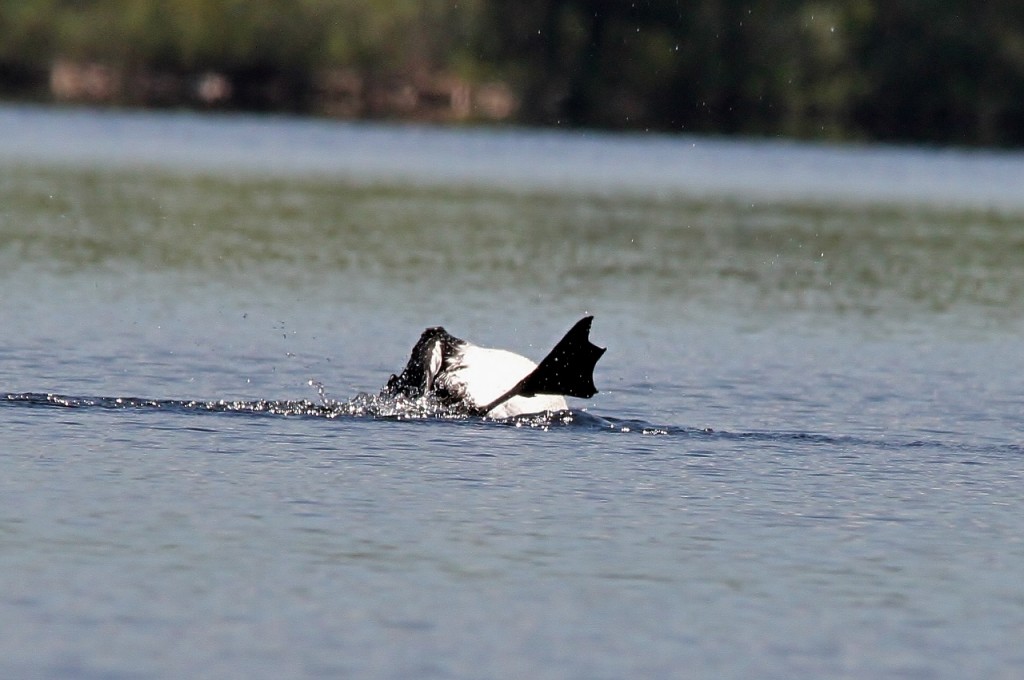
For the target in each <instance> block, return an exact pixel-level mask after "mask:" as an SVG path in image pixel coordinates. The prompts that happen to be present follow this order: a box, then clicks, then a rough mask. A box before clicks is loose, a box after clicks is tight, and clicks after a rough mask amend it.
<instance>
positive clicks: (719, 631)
mask: <svg viewBox="0 0 1024 680" xmlns="http://www.w3.org/2000/svg"><path fill="white" fill-rule="evenodd" d="M0 140H2V141H0V206H2V207H0V272H2V273H0V314H2V326H0V630H3V631H4V632H3V634H2V635H0V675H3V676H10V677H26V678H31V677H38V678H93V677H95V678H162V677H211V678H213V677H217V678H222V677H267V678H271V677H273V678H280V677H360V678H363V677H382V678H429V677H436V678H452V677H465V678H480V677H538V678H566V677H570V678H619V677H707V678H723V677H725V678H729V677H732V678H741V677H743V678H746V677H767V678H793V677H806V678H818V677H839V678H842V677H849V678H863V677H905V678H962V677H988V678H1016V677H1019V676H1020V675H1021V674H1022V672H1024V654H1022V653H1021V651H1020V645H1019V640H1020V639H1021V635H1022V633H1024V587H1022V585H1021V584H1022V583H1024V581H1022V579H1021V578H1020V576H1021V573H1022V569H1024V542H1022V539H1021V536H1022V535H1024V531H1022V530H1024V523H1022V521H1021V519H1020V512H1019V511H1018V508H1019V506H1020V503H1021V500H1022V491H1021V489H1024V485H1022V481H1024V480H1022V479H1021V477H1022V475H1021V472H1020V469H1021V461H1022V453H1024V426H1022V425H1021V419H1020V414H1021V409H1020V404H1021V382H1020V378H1019V376H1020V375H1024V352H1022V351H1021V345H1020V337H1021V331H1022V330H1024V328H1022V319H1024V302H1022V300H1024V297H1022V295H1021V292H1022V287H1024V231H1022V221H1021V216H1022V214H1024V206H1021V204H1020V200H1021V199H1020V195H1019V192H1018V191H1017V189H1016V187H1018V186H1020V181H1019V178H1020V177H1021V176H1022V175H1021V173H1022V168H1024V159H1022V158H1021V157H1020V156H1018V155H1014V154H986V153H962V152H943V151H920V150H910V149H892V148H883V149H872V148H863V149H844V148H828V147H805V146H801V145H791V144H777V143H771V142H725V141H717V140H703V139H692V140H691V139H685V140H681V139H679V138H665V137H618V136H605V135H599V136H594V135H580V134H565V135H562V134H558V133H531V132H528V131H522V130H511V131H494V132H488V131H485V130H432V129H430V128H408V127H387V126H350V125H338V124H333V123H327V122H308V121H293V120H288V119H275V118H246V117H240V118H235V117H214V118H204V117H198V116H193V115H184V114H180V115H179V114H173V115H167V114H108V113H100V112H94V111H87V110H84V111H82V110H78V111H47V110H40V109H21V108H16V109H4V110H0ZM686 149H698V150H701V151H699V153H698V152H697V151H694V152H693V153H695V154H698V155H697V156H696V157H687V156H685V154H684V151H685V150H686ZM768 159H773V160H772V161H771V162H769V161H768ZM609 161H613V162H609ZM800 168H803V170H799V169H800ZM865 168H877V169H879V172H883V175H882V176H883V177H885V178H886V179H885V180H884V181H882V180H880V179H879V178H878V177H876V176H875V175H872V174H871V173H867V172H864V169H865ZM884 173H889V174H887V175H886V174H884ZM1014 173H1016V174H1014ZM695 177H699V178H700V181H697V180H693V182H691V179H693V178H695ZM812 177H813V178H816V179H814V180H813V181H812V180H811V179H810V178H812ZM895 177H903V178H905V181H902V182H897V181H894V178H895ZM1015 177H1016V178H1017V179H1014V178H1015ZM1014 182H1016V183H1014ZM585 313H592V314H595V315H596V320H595V323H594V330H593V340H594V341H595V342H597V343H598V344H600V345H602V346H608V348H609V350H608V352H607V354H606V355H605V357H604V358H603V359H602V360H601V362H600V363H599V365H598V370H597V374H596V381H597V384H598V387H599V388H600V389H601V392H600V393H599V394H598V395H596V396H595V397H594V398H593V399H592V400H587V401H581V400H573V403H572V408H573V410H572V411H571V412H570V413H568V414H561V415H559V416H558V417H556V418H552V419H524V420H520V421H518V422H510V423H498V422H489V421H484V420H479V419H465V418H461V419H445V418H434V417H424V415H425V414H423V413H418V412H406V413H405V414H404V415H403V414H402V413H395V412H382V411H379V410H378V411H374V410H373V409H370V410H362V411H360V410H359V409H357V408H354V407H353V404H358V402H351V401H350V400H351V399H352V398H353V397H355V396H356V395H357V394H359V393H371V394H372V393H375V392H376V390H377V389H378V388H379V387H380V386H381V385H382V384H383V382H384V381H385V380H386V379H387V376H388V375H389V374H390V373H391V372H393V371H396V370H398V369H399V368H400V367H401V366H402V365H403V364H404V362H405V359H406V358H407V356H408V351H409V348H410V347H411V345H412V343H413V342H414V341H415V339H416V337H417V336H418V334H419V332H420V330H422V328H423V327H425V326H428V325H436V324H444V325H445V326H446V327H448V329H449V330H450V331H452V332H453V333H455V334H456V335H459V336H461V337H464V338H467V339H471V340H473V341H476V342H478V343H481V344H485V345H490V346H500V347H505V348H508V349H513V350H515V351H518V352H520V353H523V354H526V355H528V356H531V357H533V358H534V359H539V358H540V357H541V356H543V354H544V353H545V352H546V351H547V349H549V348H550V346H551V345H552V344H553V343H554V342H555V341H556V340H557V339H558V338H559V337H560V336H561V334H562V333H563V332H564V331H565V330H566V329H567V328H568V327H569V326H570V325H571V324H572V323H573V322H574V321H575V320H576V319H577V318H579V316H582V315H583V314H585ZM311 380H313V381H318V382H319V383H322V385H323V390H324V394H323V397H324V398H325V399H326V401H324V399H322V397H321V395H320V394H319V393H318V392H317V390H316V389H315V388H314V386H311V385H310V381H311Z"/></svg>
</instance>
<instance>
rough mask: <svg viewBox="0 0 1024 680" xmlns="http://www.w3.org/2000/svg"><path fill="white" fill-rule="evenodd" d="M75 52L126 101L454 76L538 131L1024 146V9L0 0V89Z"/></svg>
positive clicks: (22, 92)
mask: <svg viewBox="0 0 1024 680" xmlns="http://www.w3.org/2000/svg"><path fill="white" fill-rule="evenodd" d="M61 60H64V61H70V62H72V63H95V64H101V65H104V66H105V67H107V68H110V69H113V70H114V71H115V72H116V73H118V74H122V77H123V78H122V79H123V82H125V83H128V85H127V86H125V87H124V88H121V89H119V90H117V92H116V93H114V95H112V98H113V99H114V100H115V102H114V103H128V104H131V103H143V104H156V105H182V104H188V102H187V101H185V100H187V97H183V96H177V95H175V94H174V93H175V92H178V91H177V90H174V88H170V89H169V90H167V91H168V92H170V93H171V94H169V95H168V96H165V97H164V98H163V99H160V98H158V97H149V98H146V97H141V96H139V95H137V94H136V93H135V92H136V90H140V89H141V88H142V87H143V85H141V84H140V83H148V85H147V87H149V88H150V90H154V89H159V88H158V87H157V86H156V85H154V82H155V81H154V80H153V79H154V78H156V77H157V76H160V77H164V78H173V77H177V78H185V79H187V78H193V77H198V76H199V74H203V73H217V74H223V76H224V77H225V78H226V82H230V83H231V84H232V86H233V87H232V90H231V96H230V98H227V99H226V101H225V102H224V104H225V105H228V106H231V107H236V108H270V109H285V110H293V111H308V112H325V111H326V112H330V111H332V110H334V111H337V112H338V113H339V114H341V115H353V116H382V115H402V113H403V109H402V108H401V106H398V105H397V104H395V105H393V106H389V105H387V103H386V102H385V104H384V105H381V106H363V105H359V106H352V107H348V108H345V107H340V108H336V109H331V108H330V107H325V106H324V105H323V100H324V99H325V98H326V99H330V98H331V97H335V98H340V97H344V96H357V97H365V96H367V95H365V93H366V92H369V91H371V90H372V89H373V87H371V86H372V85H373V84H377V85H379V86H380V87H381V88H384V89H383V90H381V91H385V92H391V91H392V90H394V88H396V87H398V85H397V84H396V83H401V82H407V83H418V82H425V79H427V80H429V79H431V78H432V79H433V81H432V82H436V81H437V79H438V78H442V77H444V78H449V79H454V80H455V81H457V82H459V83H464V84H465V85H466V86H467V87H478V86H482V85H484V84H487V83H500V84H501V85H502V86H503V87H505V88H506V91H507V92H509V93H510V96H511V97H512V98H513V99H514V101H515V106H514V107H512V108H511V109H509V113H510V117H511V119H512V120H516V121H519V122H525V123H532V124H561V125H572V126H598V127H606V128H636V129H658V130H676V131H687V132H714V133H725V134H729V133H744V134H763V135H788V136H798V137H810V138H865V139H883V140H899V141H926V142H933V143H943V144H984V145H1021V144H1022V143H1024V3H1021V2H1019V0H989V1H988V2H985V3H976V2H968V1H967V0H842V1H841V0H764V1H762V2H757V3H753V2H750V1H749V0H747V1H739V0H693V1H690V2H687V1H685V0H636V1H635V2H629V1H626V0H518V1H517V2H507V1H504V0H0V92H2V93H3V94H5V95H6V96H8V97H32V96H34V97H47V96H50V92H51V90H52V87H53V84H52V70H53V65H54V64H55V63H57V62H59V61H61ZM331 74H334V75H335V76H337V77H336V78H334V80H332V79H331V77H330V76H331ZM345 78H348V80H345ZM325 82H328V83H329V82H337V83H341V84H340V85H338V86H337V87H335V88H334V90H332V89H331V88H329V87H325V85H324V83H325ZM349 82H353V83H356V84H355V85H351V86H349V85H346V84H345V83H349ZM132 83H135V85H132ZM385 86H386V87H385ZM387 87H391V88H392V90H387ZM445 87H448V86H445ZM133 88H134V89H133ZM346 88H347V89H346ZM378 89H380V88H378ZM442 89H443V88H442ZM450 89H451V88H450V87H449V88H448V90H445V92H448V91H449V90H450ZM353 92H354V93H355V95H353V94H352V93H353ZM179 94H180V93H179ZM388 101H390V100H388ZM394 101H396V102H397V101H399V99H395V100H394ZM412 111H413V109H412V108H410V109H408V110H406V113H411V112H412ZM495 117H499V116H495ZM500 117H504V116H500Z"/></svg>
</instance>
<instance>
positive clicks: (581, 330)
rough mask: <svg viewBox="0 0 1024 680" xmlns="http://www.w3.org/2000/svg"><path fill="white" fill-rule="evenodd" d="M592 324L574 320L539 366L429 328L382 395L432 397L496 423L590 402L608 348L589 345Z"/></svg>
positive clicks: (520, 357)
mask: <svg viewBox="0 0 1024 680" xmlns="http://www.w3.org/2000/svg"><path fill="white" fill-rule="evenodd" d="M593 320H594V317H592V316H587V317H584V318H582V319H580V320H579V321H577V322H576V324H575V325H574V326H573V327H572V328H571V329H569V332H568V333H566V334H565V336H564V337H563V338H562V339H561V340H559V341H558V344H556V345H555V347H554V349H552V350H551V351H550V352H548V355H547V356H546V357H544V359H543V360H541V362H540V364H535V363H533V362H532V361H530V360H529V359H527V358H526V357H524V356H521V355H519V354H516V353H514V352H509V351H507V350H503V349H489V348H486V347H479V346H477V345H474V344H473V343H471V342H466V341H465V340H462V339H460V338H457V337H455V336H454V335H452V334H451V333H449V332H448V331H446V330H445V329H444V328H442V327H441V326H435V327H433V328H428V329H426V330H425V331H423V333H422V335H420V339H419V340H418V341H417V342H416V344H415V345H414V346H413V348H412V354H411V355H410V356H409V362H408V363H407V364H406V366H405V369H404V370H403V371H402V372H401V373H400V374H399V375H392V376H391V378H390V379H389V380H388V382H387V384H386V385H385V386H384V388H383V389H382V390H381V396H389V397H395V396H398V395H403V396H406V397H409V398H411V399H416V398H419V397H422V396H424V395H432V396H433V397H434V398H436V399H438V400H439V402H440V403H442V404H444V405H447V406H454V407H456V408H462V409H465V412H466V413H467V414H469V415H478V416H487V417H488V418H497V419H503V418H511V417H514V416H518V415H523V414H530V413H542V412H544V411H564V410H565V409H567V408H568V407H567V405H566V402H565V396H571V397H581V398H583V399H589V398H590V397H592V396H594V395H595V394H597V388H596V387H595V386H594V367H595V366H596V365H597V361H598V359H600V358H601V355H602V354H604V352H605V349H606V348H604V347H598V346H597V345H594V344H593V343H591V342H590V325H591V322H593Z"/></svg>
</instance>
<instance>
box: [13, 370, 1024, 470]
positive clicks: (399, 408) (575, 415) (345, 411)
mask: <svg viewBox="0 0 1024 680" xmlns="http://www.w3.org/2000/svg"><path fill="white" fill-rule="evenodd" d="M310 384H311V385H313V386H314V387H315V388H316V389H317V392H318V393H319V397H320V401H319V402H315V401H311V400H308V399H299V400H272V399H255V400H226V399H218V400H213V401H203V400H193V399H149V398H144V397H89V396H70V395H64V394H54V393H44V392H22V393H7V394H3V395H2V396H0V406H8V407H17V406H21V407H28V408H61V409H103V410H153V411H165V412H172V413H181V414H203V413H207V414H218V413H219V414H240V415H266V416H278V417H306V418H325V419H337V418H367V419H373V420H395V421H401V420H436V421H478V422H486V423H491V424H495V425H502V426H512V427H525V428H531V429H541V430H550V429H553V428H561V427H576V428H582V429H585V430H591V431H599V432H608V433H615V434H639V435H642V436H666V437H691V438H692V437H699V438H709V439H717V440H735V441H747V442H751V443H753V444H791V445H792V444H805V445H811V446H820V447H829V448H842V449H849V448H871V449H875V450H893V449H920V448H928V447H936V448H942V449H946V450H959V451H974V452H977V451H979V450H986V451H1000V452H1010V453H1015V454H1020V453H1024V445H1022V444H1020V443H1004V444H994V443H992V444H988V445H973V444H968V443H964V442H949V441H925V440H921V439H918V438H914V437H909V436H908V437H900V436H887V437H882V438H870V437H856V436H848V435H829V434H822V433H815V432H803V431H792V432H790V431H750V432H730V431H725V430H713V429H711V428H695V427H682V426H673V425H655V424H652V423H648V422H646V421H643V420H637V419H623V418H615V417H612V416H600V415H595V414H593V413H589V412H588V411H582V410H575V409H570V410H566V411H556V412H545V413H535V414H529V415H521V416H515V417H512V418H507V419H503V420H496V419H492V418H483V417H480V416H470V415H467V414H466V413H465V412H464V411H461V410H459V409H458V408H457V407H453V406H450V405H444V404H440V403H438V402H436V401H435V400H433V399H431V398H429V397H421V398H419V399H409V398H407V397H404V396H401V395H399V396H396V397H383V396H380V395H372V394H366V393H360V394H357V395H356V396H354V397H352V398H351V399H348V400H343V401H339V400H334V399H330V398H328V397H327V395H326V393H325V391H324V389H323V386H322V385H320V384H319V383H315V382H314V381H310Z"/></svg>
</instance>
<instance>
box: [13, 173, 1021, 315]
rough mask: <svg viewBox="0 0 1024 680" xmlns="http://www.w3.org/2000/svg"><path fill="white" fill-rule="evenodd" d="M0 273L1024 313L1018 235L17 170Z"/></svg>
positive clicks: (1012, 222)
mask: <svg viewBox="0 0 1024 680" xmlns="http://www.w3.org/2000/svg"><path fill="white" fill-rule="evenodd" d="M0 206H2V208H0V265H2V266H3V269H4V271H5V272H11V271H16V270H18V269H19V268H23V267H25V266H44V267H48V268H50V269H57V270H75V271H81V270H87V269H89V268H99V269H115V270H125V271H132V270H178V271H185V272H191V273H195V274H196V275H199V276H203V277H208V278H211V279H225V278H226V279H230V278H231V277H235V276H241V277H251V276H259V277H261V278H263V279H269V280H274V281H280V282H287V283H302V284H308V283H311V282H315V281H317V280H322V279H323V278H324V277H327V278H328V279H329V280H330V281H331V282H333V283H340V284H341V285H344V284H345V282H346V281H347V282H350V283H354V282H358V281H363V282H365V281H372V280H375V279H385V278H386V279H388V280H393V281H402V282H407V283H414V284H417V283H429V282H430V281H432V280H434V279H435V278H438V277H446V278H447V279H451V278H453V277H454V278H456V279H457V280H459V281H461V283H462V284H463V285H465V286H473V287H475V288H477V289H481V290H485V291H486V290H489V289H492V288H493V289H502V290H508V289H509V288H510V287H511V288H512V289H514V290H518V291H522V293H523V294H524V295H525V294H530V293H531V292H532V291H536V290H551V289H553V288H557V289H559V290H562V291H565V292H566V293H572V292H574V291H582V290H584V289H586V290H589V291H593V290H595V289H597V290H602V289H604V290H606V292H608V293H611V294H616V295H621V296H636V297H644V298H648V299H650V298H658V299H664V300H671V299H673V298H678V299H680V300H686V301H688V303H697V304H704V305H710V306H716V307H717V306H726V307H735V308H737V309H741V310H742V309H745V308H755V307H756V308H758V309H763V310H768V311H771V310H773V309H777V310H787V309H789V310H792V309H798V310H803V309H810V310H821V311H827V312H858V313H869V314H871V313H902V312H904V311H906V310H918V311H924V312H943V311H947V310H950V309H953V308H955V307H958V306H965V305H966V306H972V307H978V308H981V309H983V310H984V311H985V312H986V314H990V315H994V316H1004V317H1013V318H1017V317H1019V316H1021V312H1022V311H1024V301H1022V292H1024V216H1021V215H1012V214H1011V215H1007V214H999V213H991V212H985V211H941V210H933V209H928V208H926V207H892V206H870V205H867V206H850V205H822V204H792V203H790V204H763V203H756V204H751V203H742V202H739V201H730V200H719V201H712V200H705V201H700V200H687V199H684V198H674V199H665V200H658V199H644V198H637V197H622V196H617V197H597V196H584V195H578V194H572V195H557V194H554V193H516V192H502V191H497V190H477V189H469V188H448V189H441V190H439V189H436V188H422V187H419V188H417V187H408V186H359V185H353V184H345V183H337V182H332V181H329V180H326V179H320V180H315V179H298V178H293V179H283V180H279V179H254V178H245V179H238V178H235V179H230V178H224V177H210V176H181V175H175V174H171V173H166V172H148V171H139V172H128V171H118V170H111V171H95V170H71V169H54V168H37V167H17V168H6V169H4V170H3V173H2V175H0Z"/></svg>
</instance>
